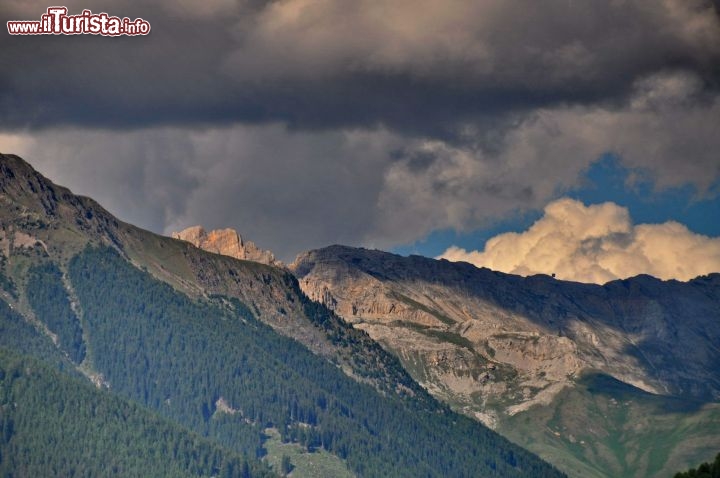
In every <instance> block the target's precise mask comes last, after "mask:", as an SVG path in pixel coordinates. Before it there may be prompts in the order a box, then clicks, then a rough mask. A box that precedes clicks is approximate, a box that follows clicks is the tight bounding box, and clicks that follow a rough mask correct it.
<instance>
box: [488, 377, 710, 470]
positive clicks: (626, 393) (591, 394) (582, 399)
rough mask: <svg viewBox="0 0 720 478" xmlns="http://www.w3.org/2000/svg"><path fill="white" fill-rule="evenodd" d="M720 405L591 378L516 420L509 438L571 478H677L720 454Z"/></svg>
mask: <svg viewBox="0 0 720 478" xmlns="http://www.w3.org/2000/svg"><path fill="white" fill-rule="evenodd" d="M718 430H720V404H717V403H709V404H708V403H706V404H703V403H700V402H693V401H689V400H686V399H680V398H672V397H662V396H657V395H651V394H648V393H645V392H643V391H641V390H639V389H636V388H634V387H631V386H629V385H627V384H623V383H621V382H618V381H617V380H614V379H612V378H610V377H607V376H605V375H587V376H585V377H583V378H582V379H581V380H580V381H579V386H578V387H576V388H575V389H573V390H569V389H566V390H565V391H563V392H561V393H560V394H559V395H558V397H556V399H555V400H554V401H553V402H552V403H551V404H550V405H539V406H535V407H532V408H531V409H530V410H528V411H527V412H525V413H522V414H518V415H516V416H514V417H509V418H508V419H507V420H505V421H504V422H503V423H502V425H501V431H502V433H504V434H506V435H507V436H508V437H510V438H511V439H513V440H514V441H515V442H516V443H518V444H520V445H522V446H524V447H526V448H528V449H529V450H532V451H534V452H535V453H537V454H539V455H540V456H542V457H544V458H545V459H546V460H548V461H550V462H552V463H555V464H556V465H557V466H558V467H559V468H561V469H562V470H563V471H565V472H566V473H568V475H569V476H574V477H583V478H585V477H587V478H611V477H612V478H624V477H627V478H631V477H633V478H635V477H647V476H672V474H673V473H674V472H675V471H677V470H680V469H683V468H688V467H689V466H691V465H693V464H697V463H700V462H702V461H703V460H707V459H710V458H712V456H713V455H714V454H715V453H717V450H718V449H720V436H719V435H718Z"/></svg>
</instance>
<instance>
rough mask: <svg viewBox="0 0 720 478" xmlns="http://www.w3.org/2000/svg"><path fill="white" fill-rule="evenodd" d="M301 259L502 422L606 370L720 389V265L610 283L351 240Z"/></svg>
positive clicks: (461, 401)
mask: <svg viewBox="0 0 720 478" xmlns="http://www.w3.org/2000/svg"><path fill="white" fill-rule="evenodd" d="M290 269H291V270H292V271H293V272H294V274H295V275H296V277H297V278H298V280H299V283H300V287H301V288H302V289H303V291H304V292H305V293H306V294H307V295H308V296H310V297H311V298H313V299H314V300H318V301H320V302H323V303H325V304H327V305H328V307H330V308H332V309H333V310H335V312H337V313H338V314H339V315H340V316H342V317H343V318H345V320H347V321H349V322H351V323H353V324H354V325H355V327H357V328H361V329H363V330H365V331H366V332H367V333H368V334H369V335H370V336H371V337H372V338H374V339H375V340H377V341H379V342H380V343H381V344H383V345H384V346H385V347H386V348H388V349H389V350H391V351H392V352H394V353H395V354H396V355H398V357H400V359H401V361H402V362H403V363H404V365H405V366H406V368H407V369H408V370H409V371H410V372H411V373H412V374H413V375H414V377H415V378H416V380H418V381H419V382H420V383H422V384H423V385H424V386H425V387H426V388H427V389H428V390H430V391H431V392H432V393H434V394H435V395H436V396H437V397H438V398H441V399H443V400H446V401H448V402H449V403H451V404H453V405H455V406H456V407H458V408H459V409H462V410H464V411H465V412H466V413H468V414H469V415H473V416H476V417H477V418H479V419H481V420H482V421H484V422H485V423H487V424H488V425H491V426H492V425H494V424H495V422H496V421H497V420H498V419H500V420H501V419H502V417H503V416H505V417H507V416H512V415H515V414H517V413H520V412H523V411H525V410H527V409H528V408H529V407H531V406H533V405H535V404H543V403H548V402H549V401H551V400H552V399H553V397H555V396H556V395H557V394H558V393H560V392H561V391H562V390H563V389H565V388H567V387H571V388H572V387H574V386H575V383H576V381H577V379H578V378H579V377H581V376H582V375H583V374H584V373H591V372H595V371H599V372H601V373H604V374H607V375H610V376H612V377H615V378H616V379H618V380H620V381H622V382H625V383H627V384H630V385H633V386H635V387H638V388H640V389H642V390H645V391H646V392H650V393H653V394H662V395H674V396H686V397H695V398H702V399H710V400H717V399H718V398H719V397H720V381H718V379H717V376H716V374H715V373H714V372H713V370H716V369H717V368H716V367H718V366H720V354H718V352H717V349H716V348H715V345H714V344H715V343H717V341H718V340H720V320H719V319H720V305H719V304H720V275H718V274H711V275H709V276H704V277H699V278H697V279H694V280H692V281H690V282H678V281H661V280H658V279H655V278H653V277H650V276H638V277H634V278H631V279H627V280H622V281H620V280H618V281H614V282H610V283H608V284H605V285H604V286H599V285H594V284H581V283H575V282H564V281H559V280H555V279H553V278H551V277H550V276H544V275H536V276H532V277H520V276H516V275H509V274H503V273H500V272H495V271H491V270H489V269H484V268H483V269H480V268H476V267H474V266H472V265H470V264H467V263H452V262H448V261H444V260H432V259H428V258H424V257H419V256H411V257H400V256H396V255H393V254H388V253H384V252H381V251H372V250H366V249H354V248H348V247H342V246H333V247H329V248H325V249H320V250H316V251H310V252H307V253H304V254H301V255H300V256H298V258H297V259H296V261H295V262H294V263H293V264H292V265H290Z"/></svg>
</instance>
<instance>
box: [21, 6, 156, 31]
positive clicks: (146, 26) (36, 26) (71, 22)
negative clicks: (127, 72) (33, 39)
mask: <svg viewBox="0 0 720 478" xmlns="http://www.w3.org/2000/svg"><path fill="white" fill-rule="evenodd" d="M67 11H68V10H67V8H66V7H49V8H48V9H47V13H44V14H43V15H42V16H41V17H40V21H37V20H26V21H22V20H21V21H17V20H16V21H9V22H7V27H8V33H9V34H11V35H83V34H84V35H102V36H110V37H115V36H120V35H128V36H134V35H147V34H148V33H150V23H149V22H147V21H145V20H143V19H142V18H136V19H135V20H130V19H129V18H127V17H125V18H120V17H111V16H110V15H108V14H107V13H93V12H91V11H90V10H83V11H82V13H81V14H79V15H68V14H67Z"/></svg>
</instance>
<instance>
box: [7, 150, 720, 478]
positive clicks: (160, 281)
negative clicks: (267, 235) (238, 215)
mask: <svg viewBox="0 0 720 478" xmlns="http://www.w3.org/2000/svg"><path fill="white" fill-rule="evenodd" d="M173 236H174V237H172V238H169V237H164V236H160V235H157V234H154V233H151V232H148V231H144V230H142V229H140V228H137V227H134V226H132V225H130V224H127V223H124V222H122V221H120V220H119V219H117V218H115V217H114V216H112V215H111V214H110V213H109V212H107V211H106V210H105V209H103V208H102V207H101V206H100V205H98V204H97V203H96V202H95V201H93V200H92V199H89V198H85V197H81V196H76V195H74V194H72V193H71V192H70V191H69V190H67V189H65V188H63V187H61V186H57V185H55V184H53V183H52V182H50V181H49V180H48V179H47V178H44V177H43V176H42V175H40V174H39V173H38V172H37V171H35V170H34V169H33V168H32V167H31V166H29V165H28V164H27V163H26V162H24V161H23V160H22V159H20V158H19V157H17V156H13V155H1V156H0V347H1V349H0V371H2V373H0V383H1V384H2V389H3V390H4V393H3V395H2V397H1V398H0V399H1V400H2V403H0V410H2V412H3V413H2V416H1V417H0V419H1V420H2V429H3V430H4V431H3V434H2V436H0V439H2V444H1V445H0V471H6V472H10V473H14V476H37V475H49V474H57V472H53V471H52V470H63V471H64V472H63V473H61V474H69V473H67V471H68V470H70V471H72V472H73V473H74V474H75V475H76V476H101V475H103V474H104V475H108V476H110V475H113V474H118V473H112V472H111V471H110V470H113V469H115V470H121V471H120V472H119V473H120V474H123V475H125V476H142V473H141V472H140V471H138V470H143V469H144V470H155V469H157V470H160V469H168V468H167V467H168V466H173V467H175V468H173V469H176V470H177V473H176V475H175V476H219V475H221V474H222V475H223V476H256V475H257V476H263V475H272V474H283V473H286V472H287V471H289V470H287V469H283V468H286V467H284V466H279V464H280V463H281V460H280V458H281V457H280V456H277V454H278V453H281V452H279V451H278V450H285V451H284V452H282V453H284V454H287V455H288V456H289V455H292V457H293V458H292V459H293V460H295V463H293V464H290V466H289V467H287V468H290V469H292V468H293V467H294V471H292V472H291V474H292V476H302V475H301V473H306V474H307V475H308V476H339V473H340V471H338V470H342V473H347V474H348V475H349V476H353V475H355V476H533V477H535V476H537V477H543V476H563V474H565V473H566V474H567V475H569V476H575V477H624V476H627V477H642V476H670V475H671V474H672V473H673V472H674V471H677V470H680V469H684V468H688V467H689V466H692V465H694V464H696V463H700V462H702V461H707V460H709V459H711V458H712V457H713V456H715V454H716V453H717V450H718V449H720V403H718V402H720V377H718V375H717V370H719V369H720V349H718V347H717V344H718V343H720V340H719V339H720V274H711V275H708V276H703V277H698V278H696V279H694V280H691V281H689V282H677V281H660V280H657V279H655V278H652V277H650V276H638V277H634V278H630V279H627V280H622V281H614V282H610V283H607V284H605V285H602V286H599V285H590V284H580V283H572V282H563V281H558V280H555V279H554V278H552V277H549V276H532V277H520V276H514V275H508V274H503V273H499V272H495V271H491V270H488V269H479V268H476V267H474V266H472V265H470V264H467V263H451V262H448V261H445V260H434V259H429V258H425V257H419V256H410V257H401V256H397V255H394V254H389V253H386V252H382V251H374V250H367V249H362V248H351V247H345V246H331V247H327V248H324V249H319V250H314V251H309V252H306V253H302V254H300V255H299V256H298V258H297V259H296V260H295V261H294V262H293V263H292V264H289V265H287V266H285V265H283V264H282V263H280V262H279V261H277V260H276V259H275V257H274V256H273V255H272V253H271V252H269V251H263V250H262V249H260V248H258V247H257V246H256V245H255V244H253V243H252V242H250V241H247V240H245V239H243V238H242V237H241V236H240V235H239V234H237V233H236V232H235V231H232V230H222V231H210V232H207V231H205V230H204V229H202V228H200V227H199V226H198V227H193V228H190V229H186V230H185V231H182V232H180V233H176V234H174V235H173ZM68 384H72V386H70V385H68ZM73 390H79V391H78V392H77V393H75V392H73ZM17 397H21V398H17ZM22 397H32V398H27V399H26V398H22ZM42 397H47V399H46V401H45V402H43V398H42ZM17 403H21V404H24V403H28V406H27V407H25V406H17ZM88 407H89V408H90V409H91V410H93V412H92V413H91V414H90V416H91V417H92V419H88V418H87V414H85V415H83V413H85V412H86V411H87V409H88ZM38 416H43V417H45V416H49V417H51V418H50V422H51V423H53V424H55V425H54V427H55V428H52V427H51V428H49V429H48V430H46V431H45V430H42V429H41V428H39V427H37V425H36V424H37V423H38V421H37V420H38ZM67 423H73V424H74V425H73V430H74V431H75V435H70V436H86V437H96V436H105V437H106V439H105V440H104V441H103V440H92V441H91V442H92V443H94V444H96V446H94V448H89V445H88V444H87V443H85V442H82V441H80V440H75V439H73V441H74V443H73V442H71V443H63V447H61V448H54V449H61V450H62V453H53V454H48V458H47V459H43V458H42V456H39V454H41V453H40V451H41V450H45V449H47V448H49V447H54V446H55V445H54V444H56V443H58V442H63V441H64V440H65V439H64V435H63V433H61V431H58V430H62V429H64V428H66V427H68V425H67ZM83 424H85V425H83ZM108 433H111V434H112V437H113V438H112V439H109V438H107V434H108ZM130 437H135V438H139V441H136V442H135V444H136V445H137V447H138V448H142V449H143V450H146V451H147V449H148V448H151V449H153V450H154V451H153V452H152V453H150V452H148V453H138V452H134V451H133V449H132V447H131V446H130V445H127V446H123V447H121V449H122V453H120V454H119V455H117V456H118V457H117V458H115V459H114V462H113V464H112V465H108V466H109V468H108V467H102V466H98V463H102V462H105V461H108V460H110V458H108V457H110V456H112V454H111V453H110V449H111V448H112V446H113V443H115V442H117V443H125V444H127V443H132V440H131V439H130ZM73 444H74V445H75V446H73ZM88 449H92V452H91V453H89V454H88V453H86V452H85V451H86V450H88ZM32 450H35V453H33V452H32ZM168 450H172V451H173V452H172V453H170V452H169V451H168ZM178 450H180V451H178ZM527 450H529V451H527ZM536 454H537V455H539V456H540V458H538V456H537V455H536ZM88 455H89V456H88ZM160 456H162V457H163V460H166V461H168V463H170V465H167V466H165V465H163V464H162V463H164V462H163V461H162V460H160V459H159V458H158V457H160ZM168 457H171V459H168ZM541 458H542V459H541ZM543 460H544V461H543ZM282 461H287V460H282ZM286 465H287V463H286ZM112 466H114V467H115V468H112ZM48 470H50V471H48ZM303 470H312V471H311V472H309V471H303ZM155 473H156V472H152V473H151V474H155ZM171 474H172V473H171ZM157 476H161V472H159V471H158V472H157Z"/></svg>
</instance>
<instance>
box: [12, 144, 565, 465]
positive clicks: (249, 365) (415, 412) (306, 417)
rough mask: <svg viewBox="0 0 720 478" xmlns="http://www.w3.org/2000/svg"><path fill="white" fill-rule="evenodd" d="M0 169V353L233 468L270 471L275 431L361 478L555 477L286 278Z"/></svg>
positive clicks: (21, 168) (27, 172) (24, 171)
mask: <svg viewBox="0 0 720 478" xmlns="http://www.w3.org/2000/svg"><path fill="white" fill-rule="evenodd" d="M0 160H1V161H0V204H1V205H2V208H1V209H0V221H1V222H0V225H1V226H2V227H1V228H0V236H1V237H0V250H1V251H2V257H3V259H2V264H1V266H2V268H1V269H0V277H2V281H1V284H2V286H3V290H2V292H0V294H1V297H2V302H3V303H4V304H5V305H3V306H2V307H0V311H2V312H3V314H2V316H0V318H1V319H2V321H1V322H0V328H1V329H2V330H3V332H4V331H8V333H7V334H3V336H2V338H0V343H1V344H2V345H3V346H5V347H10V348H11V349H13V350H14V351H15V352H17V353H22V354H29V355H32V356H34V357H36V358H37V359H40V360H43V361H45V362H46V363H48V364H50V366H52V367H55V369H57V370H59V371H62V372H64V373H66V374H69V375H74V376H76V377H86V378H87V379H89V380H91V381H92V382H93V383H94V384H95V385H96V386H97V387H98V389H99V390H100V391H101V392H102V393H103V394H107V395H108V396H112V397H120V398H121V399H122V400H132V401H133V402H136V403H138V404H139V405H140V406H142V407H145V408H147V409H149V410H152V411H153V413H158V414H159V415H161V416H163V417H164V419H165V420H171V421H172V422H174V423H176V424H177V425H178V426H181V427H184V428H187V429H189V430H191V431H192V433H197V434H198V435H200V436H202V437H205V438H206V439H207V440H210V442H211V443H212V444H214V445H213V446H219V447H222V448H223V449H226V450H228V452H229V453H235V454H237V455H235V456H248V457H250V459H255V458H262V456H263V455H264V453H265V448H264V446H263V445H264V441H265V439H266V435H265V430H266V429H267V428H274V429H276V430H278V431H279V432H280V434H281V435H282V437H283V438H284V439H285V440H288V441H295V442H297V443H298V444H302V445H303V446H305V447H306V448H308V449H310V450H312V449H323V450H327V451H329V452H332V453H333V454H335V455H337V456H338V457H340V458H342V459H343V460H344V462H345V464H346V466H347V467H348V468H349V469H350V470H351V471H352V472H353V473H355V474H356V475H359V476H413V477H415V476H538V477H543V476H560V473H559V472H557V471H556V470H555V469H554V468H552V467H551V466H549V465H547V464H546V463H544V462H542V461H541V460H539V459H538V458H537V457H535V456H534V455H532V454H530V453H528V452H526V451H525V450H523V449H522V448H520V447H518V446H516V445H513V444H511V443H510V442H508V441H507V440H505V439H503V438H502V437H500V436H499V435H497V434H496V433H494V432H492V431H490V430H488V429H487V428H485V427H483V426H482V425H480V424H479V423H477V422H475V421H473V420H470V419H468V418H465V417H463V416H461V415H458V414H456V413H454V412H451V411H450V410H449V409H448V408H446V407H445V406H443V405H441V404H440V403H438V402H437V401H435V400H434V399H433V398H432V397H431V396H429V395H428V394H427V393H426V392H425V391H424V390H423V389H422V388H421V387H419V386H418V385H417V383H415V382H414V381H413V380H412V379H411V378H410V377H409V375H408V374H407V373H406V372H405V371H404V370H403V368H402V367H401V366H400V363H399V361H398V360H397V359H396V358H395V357H394V356H392V355H390V354H388V353H387V352H385V351H383V350H382V349H381V348H380V347H378V346H377V345H376V344H375V343H374V342H373V341H372V340H371V339H370V338H369V337H368V336H367V335H366V334H365V333H363V332H362V331H357V330H354V329H353V328H352V327H349V326H348V325H347V324H346V323H344V321H342V320H341V319H339V318H338V317H336V316H335V315H334V314H332V313H331V312H330V311H329V310H328V309H327V308H325V307H324V306H322V305H320V304H317V303H315V302H311V301H310V300H308V298H307V297H306V296H305V295H304V294H303V293H302V292H301V291H300V289H299V287H298V284H297V281H296V280H295V279H294V277H293V276H292V275H291V274H289V273H288V272H287V271H285V270H282V269H278V268H274V267H269V266H265V265H261V264H256V263H252V262H246V261H240V260H236V259H232V258H227V257H222V256H219V255H216V254H209V253H206V252H203V251H201V250H198V249H196V248H194V247H193V246H191V245H189V244H187V243H185V242H182V241H177V240H173V239H170V238H163V237H160V236H156V235H153V234H150V233H147V232H145V231H142V230H139V229H137V228H134V227H132V226H130V225H127V224H123V223H121V222H120V221H118V220H117V219H115V218H113V217H112V216H111V215H109V214H108V213H107V212H106V211H104V210H103V209H102V208H101V207H99V206H98V205H97V204H95V203H94V202H93V201H92V200H89V199H86V198H79V197H76V196H74V195H72V194H71V193H70V192H69V191H68V190H66V189H63V188H60V187H58V186H55V185H53V184H52V183H50V182H49V181H47V180H46V179H45V178H43V177H42V176H40V175H39V174H38V173H36V172H35V171H33V170H32V168H30V167H29V166H28V165H27V164H26V163H24V162H22V160H20V159H19V158H17V157H8V156H2V157H1V158H0ZM23 360H24V359H23ZM136 432H137V433H138V434H139V436H148V433H149V432H150V431H149V430H144V429H141V430H136ZM149 436H152V435H149ZM89 459H92V458H91V457H89ZM255 463H256V462H254V461H253V462H252V466H253V467H255V468H253V469H257V470H259V471H260V472H262V470H261V468H260V467H259V465H256V464H255ZM21 465H22V464H17V463H16V464H15V465H13V466H21Z"/></svg>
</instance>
